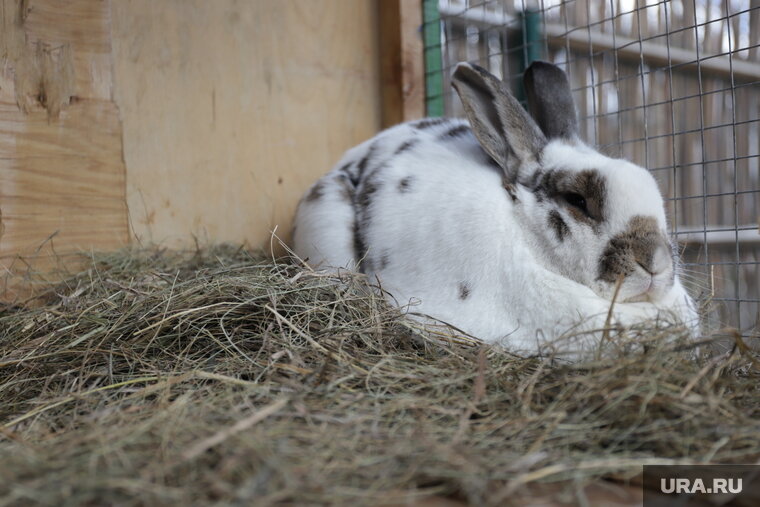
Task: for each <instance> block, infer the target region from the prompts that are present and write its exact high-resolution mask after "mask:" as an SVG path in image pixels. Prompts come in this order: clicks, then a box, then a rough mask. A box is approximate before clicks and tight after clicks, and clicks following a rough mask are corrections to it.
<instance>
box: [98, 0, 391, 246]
mask: <svg viewBox="0 0 760 507" xmlns="http://www.w3.org/2000/svg"><path fill="white" fill-rule="evenodd" d="M212 4H213V5H212ZM111 5H112V9H113V25H112V26H113V46H114V51H113V60H114V76H115V79H114V82H115V98H116V102H117V104H118V105H119V107H120V110H121V115H122V119H123V129H124V159H125V162H126V165H127V168H128V172H127V203H128V207H129V211H130V223H131V227H132V230H133V233H134V236H135V238H136V239H137V240H138V241H140V242H157V243H162V244H166V245H169V246H182V245H187V244H188V243H189V242H192V241H193V237H197V238H198V239H199V240H200V241H201V242H217V241H234V242H239V241H247V242H249V243H250V244H252V245H259V244H263V243H265V242H268V239H269V232H270V230H271V229H272V228H274V227H275V226H279V229H278V232H279V234H282V236H283V238H287V233H288V228H289V222H290V220H291V217H292V215H293V213H294V210H295V205H296V202H297V201H298V198H299V197H300V195H301V194H302V192H303V191H304V190H305V189H306V188H307V187H308V186H309V185H310V184H311V183H312V182H313V181H314V180H315V179H316V178H317V177H318V176H320V175H321V174H323V173H325V172H327V170H328V169H330V167H331V166H332V164H334V163H335V162H336V161H337V160H338V158H339V157H340V156H341V154H342V152H343V151H345V150H346V149H347V148H349V147H351V146H352V145H354V144H357V143H359V142H361V141H363V140H365V139H367V138H369V137H371V136H372V135H373V134H374V133H375V132H376V131H377V130H378V129H379V127H380V101H379V77H378V72H379V70H378V60H377V52H378V48H377V45H378V42H377V27H376V26H375V24H376V19H375V15H376V12H375V4H374V2H372V1H358V2H357V1H354V0H333V1H317V2H315V1H312V0H298V1H293V0H290V1H287V2H272V1H268V0H260V1H253V2H238V1H235V0H215V1H214V2H213V3H212V2H207V1H205V0H162V1H161V2H155V1H153V0H131V1H118V2H112V4H111Z"/></svg>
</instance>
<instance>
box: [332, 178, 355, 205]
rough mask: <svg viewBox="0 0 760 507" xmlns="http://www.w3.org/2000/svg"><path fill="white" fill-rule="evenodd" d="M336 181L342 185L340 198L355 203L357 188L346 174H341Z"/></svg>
mask: <svg viewBox="0 0 760 507" xmlns="http://www.w3.org/2000/svg"><path fill="white" fill-rule="evenodd" d="M336 179H337V181H338V183H339V184H340V197H341V198H342V199H343V200H344V201H346V202H348V203H353V202H354V192H355V191H356V187H355V186H354V184H353V183H352V182H351V179H350V178H349V177H348V176H347V175H345V174H339V175H338V177H337V178H336Z"/></svg>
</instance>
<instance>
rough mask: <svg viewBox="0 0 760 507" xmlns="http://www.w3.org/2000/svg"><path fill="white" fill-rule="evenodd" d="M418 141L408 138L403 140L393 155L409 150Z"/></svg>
mask: <svg viewBox="0 0 760 507" xmlns="http://www.w3.org/2000/svg"><path fill="white" fill-rule="evenodd" d="M419 142H420V140H419V139H410V140H409V141H404V142H403V143H402V144H401V145H400V146H399V147H398V148H396V151H395V152H394V153H393V154H394V155H398V154H399V153H404V152H405V151H409V150H411V149H412V148H414V146H415V145H416V144H418V143H419Z"/></svg>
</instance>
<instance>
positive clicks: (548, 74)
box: [523, 62, 578, 141]
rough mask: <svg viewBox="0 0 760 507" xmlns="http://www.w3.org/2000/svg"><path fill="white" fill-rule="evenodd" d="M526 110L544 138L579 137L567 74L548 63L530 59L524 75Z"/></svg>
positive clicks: (566, 138)
mask: <svg viewBox="0 0 760 507" xmlns="http://www.w3.org/2000/svg"><path fill="white" fill-rule="evenodd" d="M523 85H524V86H525V93H526V95H527V99H528V110H529V111H530V114H531V115H532V116H533V118H534V119H535V120H536V123H538V126H539V127H540V128H541V131H542V132H543V133H544V135H545V136H546V138H547V139H565V140H568V141H576V140H578V116H577V114H576V112H575V103H574V102H573V93H572V91H571V90H570V82H569V81H568V80H567V75H566V74H565V73H564V72H563V71H562V69H560V68H559V67H557V66H556V65H553V64H551V63H547V62H533V63H532V64H531V65H530V67H528V69H527V70H526V71H525V74H524V75H523Z"/></svg>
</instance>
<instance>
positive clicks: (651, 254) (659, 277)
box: [597, 215, 675, 301]
mask: <svg viewBox="0 0 760 507" xmlns="http://www.w3.org/2000/svg"><path fill="white" fill-rule="evenodd" d="M674 277H675V270H674V269H673V249H672V246H671V244H670V242H669V241H668V239H667V237H666V236H665V234H664V233H663V232H662V231H661V230H660V229H659V227H658V226H657V221H656V220H655V218H654V217H647V216H641V215H638V216H635V217H633V218H632V219H631V220H630V221H629V222H628V226H627V227H626V229H625V230H624V231H623V232H622V233H620V234H617V235H615V236H613V237H612V238H611V239H610V240H609V241H608V242H607V245H606V246H605V248H604V250H603V252H602V255H601V257H600V259H599V270H598V278H597V279H598V280H601V281H604V282H607V283H609V284H612V285H613V286H614V284H617V283H618V281H619V280H621V279H622V286H621V293H620V296H621V299H622V300H624V301H634V300H647V299H657V297H658V296H659V295H661V294H664V293H665V292H667V291H668V290H669V289H670V288H671V287H672V286H673V282H674Z"/></svg>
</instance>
